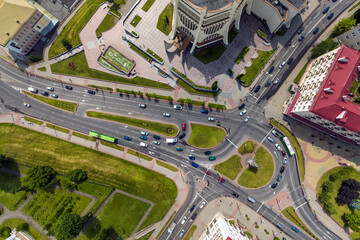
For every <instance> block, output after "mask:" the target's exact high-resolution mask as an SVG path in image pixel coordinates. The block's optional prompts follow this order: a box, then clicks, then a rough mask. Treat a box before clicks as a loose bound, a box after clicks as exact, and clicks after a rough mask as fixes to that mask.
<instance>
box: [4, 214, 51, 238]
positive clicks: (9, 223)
mask: <svg viewBox="0 0 360 240" xmlns="http://www.w3.org/2000/svg"><path fill="white" fill-rule="evenodd" d="M22 223H26V222H25V221H24V220H22V219H18V218H10V219H7V220H5V221H4V222H3V223H2V224H1V225H0V229H2V228H3V227H9V228H10V229H11V230H13V229H14V228H16V227H17V226H18V225H19V224H22ZM25 232H26V233H27V234H29V235H30V236H31V237H32V238H33V239H36V240H46V239H47V238H46V237H44V236H43V235H42V234H41V233H39V232H38V231H36V230H35V228H33V227H32V226H31V225H30V224H29V230H27V231H25ZM5 239H6V237H3V236H0V240H5Z"/></svg>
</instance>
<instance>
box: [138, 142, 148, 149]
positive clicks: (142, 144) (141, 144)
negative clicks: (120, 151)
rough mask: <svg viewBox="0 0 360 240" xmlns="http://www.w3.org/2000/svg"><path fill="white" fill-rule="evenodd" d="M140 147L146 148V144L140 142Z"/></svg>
mask: <svg viewBox="0 0 360 240" xmlns="http://www.w3.org/2000/svg"><path fill="white" fill-rule="evenodd" d="M140 146H141V147H144V148H147V147H148V145H147V143H144V142H141V143H140Z"/></svg>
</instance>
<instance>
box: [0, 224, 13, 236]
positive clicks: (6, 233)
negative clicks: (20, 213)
mask: <svg viewBox="0 0 360 240" xmlns="http://www.w3.org/2000/svg"><path fill="white" fill-rule="evenodd" d="M10 233H11V229H10V228H9V227H8V226H5V227H2V228H1V229H0V236H2V237H4V238H8V237H10Z"/></svg>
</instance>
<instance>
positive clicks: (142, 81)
mask: <svg viewBox="0 0 360 240" xmlns="http://www.w3.org/2000/svg"><path fill="white" fill-rule="evenodd" d="M69 62H74V63H75V65H76V69H72V68H70V67H69V66H68V64H69ZM51 71H52V72H53V73H59V74H66V75H73V76H78V77H88V78H92V79H99V80H106V81H112V82H120V83H126V84H132V85H139V86H146V87H153V88H161V89H168V90H172V87H170V86H169V85H168V84H165V83H162V82H157V81H154V80H150V79H147V78H143V77H138V76H137V77H134V78H125V77H121V76H117V75H113V74H110V73H105V72H102V71H98V70H94V69H91V68H89V67H88V65H87V62H86V58H85V54H84V52H81V53H78V54H76V55H75V56H72V57H70V58H68V59H66V60H64V61H61V62H58V63H54V64H51Z"/></svg>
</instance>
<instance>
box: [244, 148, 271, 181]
mask: <svg viewBox="0 0 360 240" xmlns="http://www.w3.org/2000/svg"><path fill="white" fill-rule="evenodd" d="M254 159H255V161H256V162H257V163H258V164H259V165H260V168H259V169H258V170H257V171H256V170H254V169H253V168H251V167H248V168H247V169H246V170H245V171H244V172H243V173H242V174H241V175H240V177H239V180H238V183H239V184H240V185H241V186H244V187H247V188H259V187H262V186H264V185H265V184H267V183H268V182H269V181H270V180H271V177H272V175H273V172H274V160H273V158H272V156H271V154H270V153H269V152H268V151H267V150H266V149H265V148H264V147H260V148H258V150H257V151H256V153H255V157H254Z"/></svg>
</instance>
